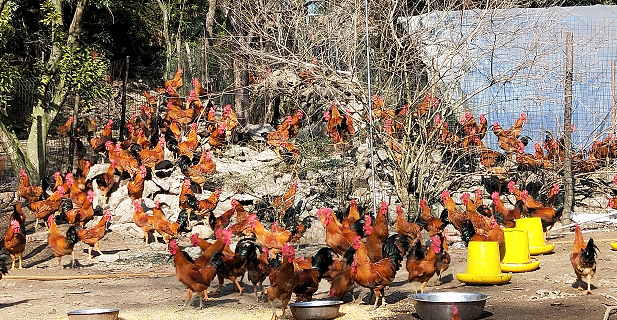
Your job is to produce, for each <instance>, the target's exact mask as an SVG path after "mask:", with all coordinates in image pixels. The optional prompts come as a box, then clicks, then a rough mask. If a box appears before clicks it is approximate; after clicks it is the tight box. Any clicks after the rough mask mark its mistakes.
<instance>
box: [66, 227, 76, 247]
mask: <svg viewBox="0 0 617 320" xmlns="http://www.w3.org/2000/svg"><path fill="white" fill-rule="evenodd" d="M78 233H79V227H78V226H71V227H70V228H69V230H67V231H66V236H65V237H66V242H68V243H69V244H71V245H75V244H76V243H77V242H79V234H78Z"/></svg>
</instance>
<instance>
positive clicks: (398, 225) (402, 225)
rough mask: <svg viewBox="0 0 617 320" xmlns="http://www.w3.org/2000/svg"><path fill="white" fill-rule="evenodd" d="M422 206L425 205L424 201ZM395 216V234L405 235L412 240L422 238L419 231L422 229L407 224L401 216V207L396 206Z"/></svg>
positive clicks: (411, 223)
mask: <svg viewBox="0 0 617 320" xmlns="http://www.w3.org/2000/svg"><path fill="white" fill-rule="evenodd" d="M424 204H425V205H426V201H424ZM420 205H422V200H421V201H420ZM396 214H397V216H398V217H397V218H396V222H395V223H394V230H395V231H396V233H398V234H404V235H407V236H409V237H411V238H412V239H415V238H420V239H421V238H422V236H421V235H420V231H421V230H422V228H421V227H420V226H419V225H417V224H415V223H413V222H409V221H407V219H405V216H404V214H403V207H402V206H401V205H397V206H396ZM429 215H430V209H429Z"/></svg>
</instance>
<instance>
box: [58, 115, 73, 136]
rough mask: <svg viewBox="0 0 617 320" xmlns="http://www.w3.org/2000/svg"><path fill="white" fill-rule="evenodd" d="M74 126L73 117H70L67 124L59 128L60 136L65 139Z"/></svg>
mask: <svg viewBox="0 0 617 320" xmlns="http://www.w3.org/2000/svg"><path fill="white" fill-rule="evenodd" d="M72 125H73V116H70V117H69V119H68V120H66V122H65V123H64V124H63V125H61V126H58V135H59V136H62V137H63V138H64V137H65V136H66V134H67V133H69V132H70V131H71V126H72Z"/></svg>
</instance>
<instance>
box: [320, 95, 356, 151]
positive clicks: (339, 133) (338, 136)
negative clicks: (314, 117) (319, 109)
mask: <svg viewBox="0 0 617 320" xmlns="http://www.w3.org/2000/svg"><path fill="white" fill-rule="evenodd" d="M350 111H351V110H349V111H348V112H350ZM324 119H325V120H326V123H327V131H328V135H329V136H330V138H331V139H332V142H333V143H334V151H335V152H338V151H337V150H338V145H339V144H341V143H345V142H346V141H347V140H349V138H350V137H351V136H352V135H354V134H355V133H356V129H355V128H354V126H353V120H352V118H351V115H350V114H346V115H344V116H341V113H340V112H339V111H338V109H337V108H336V106H335V105H334V104H332V108H331V111H326V112H325V113H324Z"/></svg>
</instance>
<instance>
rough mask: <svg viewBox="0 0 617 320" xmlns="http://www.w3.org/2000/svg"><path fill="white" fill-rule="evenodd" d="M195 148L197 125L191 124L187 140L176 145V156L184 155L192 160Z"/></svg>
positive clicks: (196, 143)
mask: <svg viewBox="0 0 617 320" xmlns="http://www.w3.org/2000/svg"><path fill="white" fill-rule="evenodd" d="M197 147H198V141H197V123H192V124H191V131H189V135H188V138H187V139H186V141H184V142H181V143H179V144H178V155H186V156H187V157H189V159H193V153H194V152H195V150H197Z"/></svg>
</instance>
